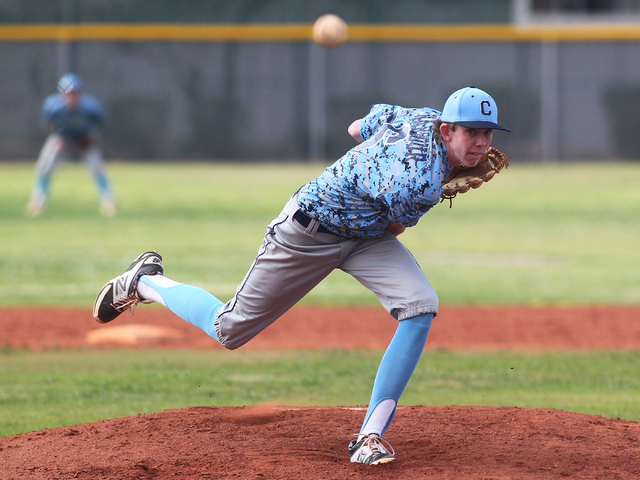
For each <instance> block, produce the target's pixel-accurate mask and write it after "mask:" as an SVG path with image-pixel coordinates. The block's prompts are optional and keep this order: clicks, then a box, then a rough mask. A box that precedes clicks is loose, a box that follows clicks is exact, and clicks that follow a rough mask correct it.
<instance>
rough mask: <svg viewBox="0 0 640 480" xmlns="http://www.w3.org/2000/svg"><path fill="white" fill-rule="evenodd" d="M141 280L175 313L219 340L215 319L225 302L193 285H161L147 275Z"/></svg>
mask: <svg viewBox="0 0 640 480" xmlns="http://www.w3.org/2000/svg"><path fill="white" fill-rule="evenodd" d="M139 281H140V282H141V283H144V284H145V285H148V286H149V287H151V288H152V289H153V290H155V291H156V292H158V294H160V296H161V297H162V300H164V303H165V305H166V306H167V308H168V309H169V310H171V311H172V312H173V313H175V314H176V315H178V316H179V317H180V318H182V319H183V320H186V321H187V322H189V323H190V324H191V325H194V326H196V327H198V328H199V329H200V330H203V331H204V332H205V333H206V334H207V335H209V336H210V337H212V338H215V339H216V340H218V336H217V335H216V330H215V328H214V325H213V321H214V319H215V318H216V313H217V312H218V310H219V309H220V307H222V305H224V303H222V302H221V301H220V300H218V299H217V298H216V297H214V296H213V295H211V294H210V293H209V292H207V291H206V290H203V289H202V288H199V287H193V286H191V285H185V284H177V285H174V286H171V287H161V286H160V285H158V284H157V283H155V282H154V281H153V277H149V276H146V275H145V276H142V277H140V280H139Z"/></svg>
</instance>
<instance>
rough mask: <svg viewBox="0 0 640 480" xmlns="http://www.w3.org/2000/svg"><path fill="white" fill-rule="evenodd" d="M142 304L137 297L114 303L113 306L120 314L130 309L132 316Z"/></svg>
mask: <svg viewBox="0 0 640 480" xmlns="http://www.w3.org/2000/svg"><path fill="white" fill-rule="evenodd" d="M138 303H140V299H139V298H138V297H136V296H132V297H127V298H125V299H124V300H120V301H119V302H115V303H112V304H111V306H112V307H113V308H115V309H116V310H118V311H119V312H124V311H125V310H126V309H127V308H129V309H130V312H131V315H133V311H134V310H135V308H136V305H137V304H138Z"/></svg>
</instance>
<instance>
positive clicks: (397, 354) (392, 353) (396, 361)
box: [362, 314, 433, 433]
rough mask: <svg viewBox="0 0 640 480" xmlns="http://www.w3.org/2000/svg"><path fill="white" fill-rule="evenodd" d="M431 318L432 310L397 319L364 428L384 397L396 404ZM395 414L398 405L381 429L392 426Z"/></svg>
mask: <svg viewBox="0 0 640 480" xmlns="http://www.w3.org/2000/svg"><path fill="white" fill-rule="evenodd" d="M432 320H433V314H425V315H418V316H417V317H413V318H408V319H406V320H402V321H400V322H399V323H398V329H397V330H396V333H395V335H394V336H393V339H392V340H391V343H390V344H389V346H388V347H387V351H386V352H385V354H384V356H383V357H382V361H381V362H380V366H379V367H378V373H377V374H376V379H375V382H374V384H373V393H372V394H371V401H370V402H369V409H368V410H367V415H366V416H365V419H364V422H363V424H362V427H363V428H364V426H365V425H366V424H367V421H368V420H369V417H370V416H371V414H372V413H373V411H374V410H375V409H376V407H377V406H378V405H379V404H380V403H381V402H382V401H383V400H387V399H392V400H394V401H395V403H396V405H397V403H398V400H399V399H400V396H401V395H402V392H403V391H404V389H405V387H406V386H407V383H409V379H410V378H411V375H412V374H413V371H414V370H415V368H416V365H417V364H418V360H420V356H421V355H422V351H423V350H424V345H425V343H426V342H427V336H428V335H429V329H430V328H431V322H432ZM394 415H395V408H394V410H393V412H392V413H391V416H390V417H389V420H388V421H387V424H386V425H385V427H384V430H383V431H382V433H384V432H385V431H386V430H387V428H389V425H390V424H391V421H392V420H393V417H394ZM362 433H366V432H362Z"/></svg>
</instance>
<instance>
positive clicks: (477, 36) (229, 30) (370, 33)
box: [0, 24, 640, 42]
mask: <svg viewBox="0 0 640 480" xmlns="http://www.w3.org/2000/svg"><path fill="white" fill-rule="evenodd" d="M311 29H312V26H311V24H281V25H279V24H255V25H247V24H236V25H231V24H229V25H227V24H220V25H212V24H207V25H193V24H188V25H178V24H74V25H59V24H42V25H0V41H60V40H64V41H89V40H110V41H162V40H165V41H230V42H253V41H307V40H310V39H311ZM349 40H350V41H356V42H358V41H367V42H370V41H385V42H394V41H398V42H409V41H416V42H468V41H489V42H500V41H510V42H513V41H516V42H556V41H557V42H590V41H638V40H640V24H608V25H604V24H580V25H574V24H572V25H531V26H515V25H486V24H482V25H480V24H472V25H407V24H402V25H391V24H385V25H372V24H371V25H363V24H353V25H350V26H349Z"/></svg>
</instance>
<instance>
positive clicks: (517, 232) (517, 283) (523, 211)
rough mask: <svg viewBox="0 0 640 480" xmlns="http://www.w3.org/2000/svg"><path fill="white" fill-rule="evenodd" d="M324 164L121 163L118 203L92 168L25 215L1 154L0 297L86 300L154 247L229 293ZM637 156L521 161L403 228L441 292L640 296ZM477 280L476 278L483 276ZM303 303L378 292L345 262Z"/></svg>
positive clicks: (168, 261) (171, 269)
mask: <svg viewBox="0 0 640 480" xmlns="http://www.w3.org/2000/svg"><path fill="white" fill-rule="evenodd" d="M323 168H324V166H323V165H320V164H242V165H237V166H234V165H229V164H175V163H174V164H112V165H110V173H111V176H112V177H113V180H114V185H115V188H116V193H117V195H118V198H119V204H120V207H121V214H120V215H119V216H118V217H116V218H113V219H107V218H102V217H100V216H99V215H98V214H97V199H96V193H95V188H94V186H93V184H92V182H91V180H90V178H89V177H88V175H87V173H86V172H85V171H84V169H83V168H82V167H81V166H79V165H69V166H67V167H66V168H64V169H63V170H62V171H60V172H59V174H58V175H57V176H56V177H54V181H53V189H52V196H51V205H50V208H49V210H48V211H47V212H46V213H45V215H44V216H42V217H40V218H35V219H31V218H26V217H25V215H24V206H25V203H26V201H27V198H28V195H29V190H30V186H31V182H32V166H31V165H14V164H0V204H1V205H2V210H1V211H0V242H1V243H2V246H3V248H2V251H1V252H0V305H35V304H38V305H75V306H85V307H88V306H90V305H91V304H92V302H93V299H94V297H95V294H96V292H97V291H98V290H99V289H100V288H101V286H102V285H103V284H104V283H105V282H106V281H107V280H108V279H110V278H111V277H113V276H114V275H116V274H118V273H120V272H121V271H122V270H124V269H125V268H126V267H127V266H128V265H129V263H130V262H131V260H132V259H133V258H135V257H136V256H137V255H138V254H139V253H140V252H142V251H144V250H147V249H157V250H158V251H159V252H160V253H161V254H162V255H163V256H164V258H165V272H166V274H167V275H168V276H169V277H171V278H173V279H175V280H178V281H182V282H185V283H192V284H195V285H198V286H201V287H203V288H205V289H207V290H209V291H211V292H212V293H214V294H215V295H217V296H219V297H220V298H222V299H225V300H226V299H227V298H229V297H231V296H233V294H234V292H235V288H236V286H237V285H238V283H240V281H241V280H242V278H243V277H244V274H245V272H246V270H247V269H248V267H249V266H250V265H251V263H252V261H253V259H254V258H255V255H256V253H257V249H258V247H259V245H260V244H261V242H262V237H263V235H264V232H265V226H266V224H267V223H268V222H269V221H270V220H271V219H273V218H274V217H275V216H277V214H278V213H279V212H280V209H281V208H282V206H283V205H284V203H285V202H286V200H287V199H288V198H289V196H290V195H291V194H292V192H294V191H295V190H296V189H297V188H298V187H299V186H300V185H302V184H303V183H304V182H305V181H307V180H309V179H311V178H313V177H314V176H315V175H317V174H318V173H320V172H321V171H322V170H323ZM638 184H640V164H637V163H620V164H615V163H613V164H612V163H607V164H573V165H531V164H525V165H517V164H516V165H512V166H511V168H509V169H508V170H506V171H504V172H503V173H501V174H500V175H499V176H498V177H497V178H496V179H494V180H492V181H491V183H489V184H487V185H485V186H483V187H482V188H480V189H479V190H476V191H472V192H469V193H467V194H464V195H460V196H459V197H458V198H457V199H456V200H455V201H454V206H453V208H451V209H449V208H448V205H446V204H440V205H438V206H437V207H435V208H434V209H433V210H432V211H431V212H429V213H428V214H427V215H426V216H425V217H424V218H423V219H422V220H421V222H420V223H419V224H418V225H417V226H416V227H413V228H410V229H408V230H407V232H406V233H405V234H403V235H402V236H401V239H402V240H403V242H404V243H405V244H406V245H407V246H408V247H409V249H410V250H411V251H412V253H413V254H414V256H415V257H416V258H417V260H418V261H419V263H420V264H421V265H422V267H423V269H424V270H425V272H426V273H427V276H428V277H429V279H430V281H431V282H432V284H433V285H434V287H435V288H436V291H437V292H438V294H439V296H440V300H441V302H442V303H443V304H445V303H446V304H466V303H475V304H477V303H485V304H521V303H525V304H571V303H583V304H584V303H605V304H612V303H618V304H625V303H626V304H637V303H640V256H639V255H637V243H638V238H640V221H638V212H640V189H638V188H637V185H638ZM479 284H480V286H479ZM303 302H304V303H324V304H370V305H376V304H377V300H376V299H375V297H374V296H373V295H372V294H370V293H369V292H368V291H366V290H365V289H363V288H362V287H361V286H360V285H359V284H357V283H356V282H355V281H354V280H353V279H351V278H350V277H349V276H347V275H345V274H343V273H342V272H339V271H337V272H335V273H334V274H332V275H331V276H330V277H329V278H328V279H327V280H326V281H325V282H323V283H321V284H320V285H319V286H318V287H317V288H316V289H315V290H314V291H313V292H311V293H310V294H309V295H308V296H307V298H306V299H304V300H303Z"/></svg>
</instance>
